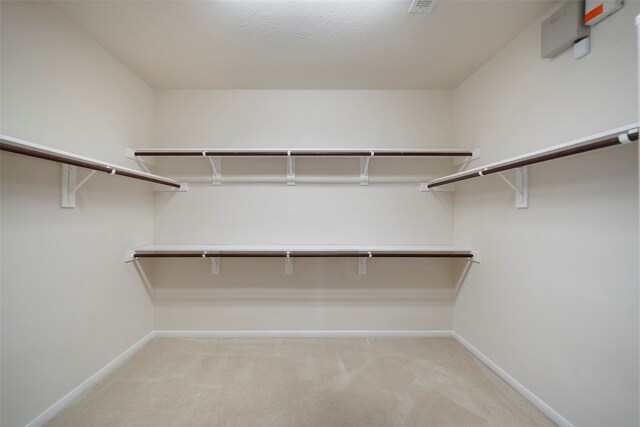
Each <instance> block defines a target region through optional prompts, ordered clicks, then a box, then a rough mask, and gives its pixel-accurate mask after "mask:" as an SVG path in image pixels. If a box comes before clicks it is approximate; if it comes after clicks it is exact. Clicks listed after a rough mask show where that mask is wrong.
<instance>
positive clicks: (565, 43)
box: [542, 0, 589, 58]
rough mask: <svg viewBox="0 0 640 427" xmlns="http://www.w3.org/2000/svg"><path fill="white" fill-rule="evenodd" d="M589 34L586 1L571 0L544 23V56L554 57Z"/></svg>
mask: <svg viewBox="0 0 640 427" xmlns="http://www.w3.org/2000/svg"><path fill="white" fill-rule="evenodd" d="M588 36H589V27H587V26H586V25H584V2H583V1H575V0H572V1H569V2H567V4H565V5H564V6H563V7H562V8H560V9H559V10H558V11H557V12H556V13H554V14H553V15H551V16H550V17H549V18H547V19H546V20H545V21H544V22H543V23H542V57H543V58H553V57H555V56H558V55H559V54H561V53H562V52H564V51H565V50H566V49H569V48H570V47H571V46H573V44H574V43H575V42H577V41H578V40H581V39H583V38H585V37H588Z"/></svg>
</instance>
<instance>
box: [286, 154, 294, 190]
mask: <svg viewBox="0 0 640 427" xmlns="http://www.w3.org/2000/svg"><path fill="white" fill-rule="evenodd" d="M287 185H296V158H295V157H293V156H292V155H291V150H289V151H287Z"/></svg>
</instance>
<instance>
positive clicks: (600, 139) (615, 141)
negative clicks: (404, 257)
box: [422, 123, 639, 190]
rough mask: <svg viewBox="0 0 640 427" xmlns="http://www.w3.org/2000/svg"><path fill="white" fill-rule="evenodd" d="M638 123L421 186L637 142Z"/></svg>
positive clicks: (424, 186)
mask: <svg viewBox="0 0 640 427" xmlns="http://www.w3.org/2000/svg"><path fill="white" fill-rule="evenodd" d="M638 126H639V125H638V123H634V124H631V125H628V126H623V127H620V128H617V129H612V130H608V131H605V132H601V133H598V134H595V135H590V136H587V137H585V138H580V139H577V140H574V141H569V142H566V143H564V144H559V145H554V146H552V147H548V148H545V149H542V150H538V151H534V152H531V153H527V154H523V155H520V156H516V157H511V158H509V159H506V160H501V161H499V162H495V163H490V164H487V165H484V166H479V167H477V168H473V169H468V170H465V171H462V172H458V173H455V174H452V175H447V176H444V177H442V178H438V179H434V180H432V181H429V182H427V183H424V184H423V185H422V187H423V188H424V189H425V190H429V189H431V188H434V187H439V186H442V185H447V184H453V183H455V182H459V181H464V180H467V179H472V178H477V177H480V176H485V175H489V174H493V173H500V172H502V171H506V170H509V169H516V168H520V167H524V166H528V165H532V164H535V163H540V162H545V161H548V160H554V159H559V158H562V157H567V156H572V155H575V154H580V153H585V152H588V151H592V150H597V149H601V148H606V147H610V146H614V145H619V144H626V143H629V142H632V141H637V140H638Z"/></svg>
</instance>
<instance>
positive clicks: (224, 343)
mask: <svg viewBox="0 0 640 427" xmlns="http://www.w3.org/2000/svg"><path fill="white" fill-rule="evenodd" d="M49 425H51V426H83V427H85V426H86V427H88V426H225V425H233V426H405V425H406V426H510V427H514V426H548V425H553V423H552V422H551V421H550V420H549V419H548V418H546V417H545V416H544V415H543V414H542V413H541V412H540V411H538V410H537V409H536V408H535V407H533V406H532V405H531V404H530V403H529V402H527V401H526V400H525V399H524V398H523V397H522V396H521V395H520V394H519V393H518V392H516V391H515V390H514V389H513V388H511V387H510V386H509V385H508V384H506V383H505V382H504V381H502V380H501V379H500V378H499V377H497V376H496V375H495V374H494V373H493V372H492V371H491V370H489V369H488V368H487V367H485V366H484V365H483V364H482V363H481V362H480V361H479V360H477V359H476V358H475V357H474V356H473V355H472V354H471V353H469V352H468V351H467V350H466V349H465V348H464V347H462V346H461V345H460V344H459V343H457V342H456V341H455V340H454V339H452V338H416V339H391V338H377V339H366V338H332V339H326V338H322V339H316V338H284V339H263V338H259V339H213V338H211V339H188V338H156V339H154V340H152V341H151V342H150V343H149V344H147V345H146V346H145V347H144V348H143V349H141V350H140V351H139V352H138V353H136V354H135V355H134V356H133V357H132V358H131V359H130V360H129V361H127V362H126V363H125V364H124V365H122V366H121V367H120V368H119V369H118V370H116V371H115V372H113V373H112V374H111V375H109V376H108V377H107V378H106V379H104V380H103V381H102V382H100V383H99V384H98V385H97V386H96V387H94V388H93V389H92V390H90V391H89V392H88V393H86V394H84V395H83V396H82V397H80V398H79V399H78V400H77V401H76V402H74V403H73V404H72V405H70V406H69V407H68V408H66V409H65V410H64V411H63V412H61V413H60V414H59V415H58V416H57V417H56V418H55V419H54V420H52V421H51V423H50V424H49Z"/></svg>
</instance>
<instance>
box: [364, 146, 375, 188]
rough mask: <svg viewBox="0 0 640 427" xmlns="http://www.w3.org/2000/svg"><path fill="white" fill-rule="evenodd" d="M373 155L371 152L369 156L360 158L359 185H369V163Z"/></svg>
mask: <svg viewBox="0 0 640 427" xmlns="http://www.w3.org/2000/svg"><path fill="white" fill-rule="evenodd" d="M374 155H375V153H374V152H373V151H372V152H371V155H370V156H366V157H360V185H369V161H370V160H371V158H372V157H373V156H374Z"/></svg>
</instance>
